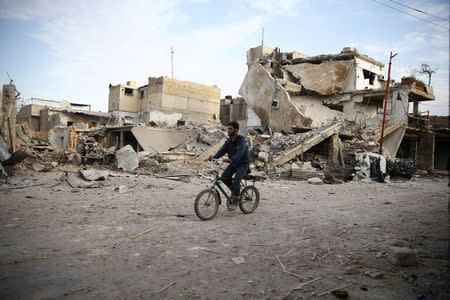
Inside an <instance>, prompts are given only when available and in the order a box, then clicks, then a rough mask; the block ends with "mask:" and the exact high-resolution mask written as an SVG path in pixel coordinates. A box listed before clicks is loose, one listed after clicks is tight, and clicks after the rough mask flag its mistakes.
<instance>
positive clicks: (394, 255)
mask: <svg viewBox="0 0 450 300" xmlns="http://www.w3.org/2000/svg"><path fill="white" fill-rule="evenodd" d="M390 261H391V263H393V264H394V265H397V266H402V267H406V266H414V265H415V264H416V263H417V251H416V250H414V249H410V248H406V247H392V249H391V256H390Z"/></svg>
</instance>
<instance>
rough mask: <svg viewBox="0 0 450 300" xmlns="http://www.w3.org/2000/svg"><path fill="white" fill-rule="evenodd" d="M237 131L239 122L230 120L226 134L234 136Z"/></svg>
mask: <svg viewBox="0 0 450 300" xmlns="http://www.w3.org/2000/svg"><path fill="white" fill-rule="evenodd" d="M238 131H239V123H238V122H235V121H233V122H230V123H229V124H228V136H229V137H233V136H236V135H237V134H238Z"/></svg>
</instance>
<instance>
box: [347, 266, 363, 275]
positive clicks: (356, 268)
mask: <svg viewBox="0 0 450 300" xmlns="http://www.w3.org/2000/svg"><path fill="white" fill-rule="evenodd" d="M359 270H360V267H359V266H346V267H345V268H344V274H346V275H352V274H358V273H359V272H360V271H359Z"/></svg>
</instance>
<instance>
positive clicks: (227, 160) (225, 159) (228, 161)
mask: <svg viewBox="0 0 450 300" xmlns="http://www.w3.org/2000/svg"><path fill="white" fill-rule="evenodd" d="M223 161H224V162H226V163H231V159H229V158H228V157H225V158H224V159H223Z"/></svg>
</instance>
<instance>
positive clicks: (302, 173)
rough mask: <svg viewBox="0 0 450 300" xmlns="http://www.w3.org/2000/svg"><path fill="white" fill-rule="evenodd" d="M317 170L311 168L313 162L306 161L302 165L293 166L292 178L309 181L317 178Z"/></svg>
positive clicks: (294, 164) (295, 164)
mask: <svg viewBox="0 0 450 300" xmlns="http://www.w3.org/2000/svg"><path fill="white" fill-rule="evenodd" d="M316 174H317V169H316V168H314V167H312V166H311V162H309V161H306V162H304V163H303V164H301V165H298V164H297V163H293V164H291V177H292V179H297V180H307V179H309V178H312V177H314V176H316Z"/></svg>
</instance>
